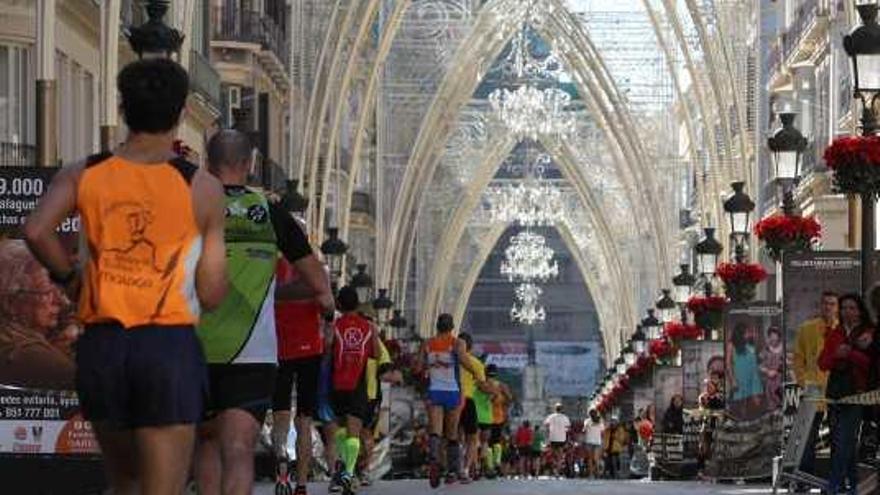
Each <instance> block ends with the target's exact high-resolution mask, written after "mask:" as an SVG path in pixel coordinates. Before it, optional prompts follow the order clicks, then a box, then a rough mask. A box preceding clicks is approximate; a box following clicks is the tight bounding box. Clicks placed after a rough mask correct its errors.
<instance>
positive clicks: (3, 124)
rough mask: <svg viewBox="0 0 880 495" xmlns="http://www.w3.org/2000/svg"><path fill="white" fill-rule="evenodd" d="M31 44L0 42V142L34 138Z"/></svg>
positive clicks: (19, 141)
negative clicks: (20, 44)
mask: <svg viewBox="0 0 880 495" xmlns="http://www.w3.org/2000/svg"><path fill="white" fill-rule="evenodd" d="M34 62H35V61H34V50H33V49H32V47H29V46H28V47H22V46H14V45H0V142H3V143H15V144H28V145H33V144H34V143H35V142H36V123H35V112H34V110H33V109H34V108H35V106H36V105H35V99H34V93H35V77H36V76H35V73H34V70H35V66H36V64H35V63H34Z"/></svg>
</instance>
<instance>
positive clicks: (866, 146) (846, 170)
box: [823, 135, 880, 196]
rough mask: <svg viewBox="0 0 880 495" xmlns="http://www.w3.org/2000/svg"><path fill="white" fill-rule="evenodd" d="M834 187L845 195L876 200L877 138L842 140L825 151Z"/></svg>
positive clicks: (879, 184)
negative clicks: (871, 197)
mask: <svg viewBox="0 0 880 495" xmlns="http://www.w3.org/2000/svg"><path fill="white" fill-rule="evenodd" d="M823 158H825V164H826V165H827V166H828V168H830V169H831V171H832V172H833V173H834V187H835V189H836V190H837V191H839V192H842V193H844V194H859V195H872V196H877V193H878V191H880V136H876V135H870V136H842V137H839V138H837V139H835V140H834V142H832V143H831V146H828V147H827V148H825V153H824V154H823Z"/></svg>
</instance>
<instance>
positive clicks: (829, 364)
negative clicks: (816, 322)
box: [818, 325, 874, 399]
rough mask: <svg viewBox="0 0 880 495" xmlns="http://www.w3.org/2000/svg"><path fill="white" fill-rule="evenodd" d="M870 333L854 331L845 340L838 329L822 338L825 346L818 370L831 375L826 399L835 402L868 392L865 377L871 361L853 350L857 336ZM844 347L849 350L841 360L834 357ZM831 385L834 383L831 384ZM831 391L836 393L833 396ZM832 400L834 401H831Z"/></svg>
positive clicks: (857, 350) (839, 328) (868, 373)
mask: <svg viewBox="0 0 880 495" xmlns="http://www.w3.org/2000/svg"><path fill="white" fill-rule="evenodd" d="M873 331H874V330H873V329H871V328H868V329H862V330H855V331H854V332H853V335H851V336H847V335H846V333H845V332H844V331H843V328H842V327H841V326H840V325H838V326H837V327H835V328H834V329H833V330H831V331H830V332H828V333H826V334H825V345H824V347H822V352H821V353H820V354H819V363H818V364H819V369H821V370H822V371H829V372H831V376H829V378H828V381H829V383H828V388H829V390H828V397H830V398H833V399H837V398H840V397H842V396H844V395H849V394H852V393H858V392H864V391H865V390H867V389H868V377H869V376H870V374H871V357H870V355H869V354H868V352H867V351H863V350H860V349H859V348H858V347H856V345H855V342H856V340H857V336H858V335H861V334H862V333H864V332H872V333H873ZM844 344H848V345H850V346H851V349H850V351H849V352H848V353H847V354H846V356H845V357H837V355H836V354H837V349H838V348H839V347H840V346H841V345H844ZM832 381H833V382H834V383H832ZM835 391H839V392H837V393H835ZM835 396H836V397H835Z"/></svg>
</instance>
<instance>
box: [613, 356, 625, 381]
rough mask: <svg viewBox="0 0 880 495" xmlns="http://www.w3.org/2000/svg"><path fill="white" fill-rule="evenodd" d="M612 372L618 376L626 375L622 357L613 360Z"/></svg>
mask: <svg viewBox="0 0 880 495" xmlns="http://www.w3.org/2000/svg"><path fill="white" fill-rule="evenodd" d="M614 371H615V372H616V373H617V374H618V375H621V376H622V375H626V361H624V360H623V356H619V357H618V358H617V359H616V360H614Z"/></svg>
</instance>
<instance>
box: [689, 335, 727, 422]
mask: <svg viewBox="0 0 880 495" xmlns="http://www.w3.org/2000/svg"><path fill="white" fill-rule="evenodd" d="M681 371H682V398H683V399H684V407H687V408H695V407H698V406H699V404H700V394H702V393H703V391H704V390H705V388H706V387H705V385H704V384H705V382H706V380H707V379H708V378H709V375H710V372H714V373H716V374H717V375H718V376H724V344H723V343H722V342H713V341H709V340H688V341H684V342H682V344H681Z"/></svg>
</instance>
